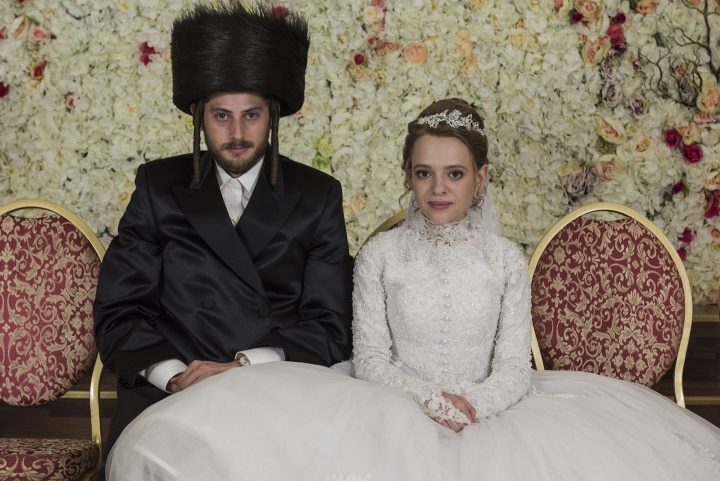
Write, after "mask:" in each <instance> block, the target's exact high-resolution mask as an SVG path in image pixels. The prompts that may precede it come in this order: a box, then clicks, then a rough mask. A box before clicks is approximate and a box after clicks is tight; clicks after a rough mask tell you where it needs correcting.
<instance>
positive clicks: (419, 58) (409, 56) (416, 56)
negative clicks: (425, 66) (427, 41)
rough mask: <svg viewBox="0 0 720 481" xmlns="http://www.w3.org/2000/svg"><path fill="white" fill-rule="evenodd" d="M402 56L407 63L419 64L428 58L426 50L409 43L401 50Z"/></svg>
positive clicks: (423, 47) (424, 47)
mask: <svg viewBox="0 0 720 481" xmlns="http://www.w3.org/2000/svg"><path fill="white" fill-rule="evenodd" d="M403 55H404V56H405V60H407V61H408V63H412V64H421V63H423V62H425V60H426V59H427V56H428V49H427V47H426V46H425V45H423V44H421V43H411V44H409V45H407V46H406V47H405V48H404V49H403Z"/></svg>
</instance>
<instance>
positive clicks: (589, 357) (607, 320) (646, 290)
mask: <svg viewBox="0 0 720 481" xmlns="http://www.w3.org/2000/svg"><path fill="white" fill-rule="evenodd" d="M599 212H604V214H600V216H601V217H598V213H599ZM608 213H610V214H608ZM608 216H609V217H608ZM530 277H531V279H532V306H533V307H532V309H533V311H532V317H533V325H534V328H535V329H534V330H535V335H536V336H537V338H535V336H533V356H534V358H535V365H536V367H537V369H538V370H542V369H544V367H547V368H548V369H560V370H576V371H587V372H594V373H597V374H603V375H606V376H610V377H616V378H620V379H625V380H628V381H634V382H637V383H640V384H644V385H646V386H652V385H654V384H656V383H657V382H658V381H659V380H660V378H662V376H663V375H665V374H666V373H667V372H668V371H669V370H670V369H671V368H672V366H673V362H674V363H675V373H674V389H675V400H676V402H677V403H678V404H679V405H681V406H684V405H685V400H684V394H683V387H682V374H683V366H684V364H685V355H686V352H687V346H688V340H689V337H690V326H691V322H692V295H691V292H690V284H689V281H688V277H687V273H686V272H685V268H684V267H683V264H682V261H681V260H680V257H679V256H678V254H677V252H676V251H675V249H674V248H673V246H672V244H670V241H668V239H667V237H665V235H663V233H662V232H660V230H659V229H658V228H657V227H656V226H655V225H654V224H653V223H652V222H650V221H649V220H648V219H646V218H645V217H644V216H642V215H641V214H639V213H638V212H636V211H634V210H632V209H630V208H628V207H625V206H622V205H618V204H610V203H595V204H590V205H586V206H583V207H580V208H578V209H576V210H574V211H573V212H571V213H570V214H568V215H567V216H565V217H564V218H563V219H561V220H560V221H559V222H557V224H555V225H554V226H553V227H552V228H551V229H550V231H549V232H548V233H547V234H546V235H545V237H543V239H542V240H541V241H540V244H539V245H538V246H537V248H536V249H535V252H534V253H533V256H532V258H531V260H530Z"/></svg>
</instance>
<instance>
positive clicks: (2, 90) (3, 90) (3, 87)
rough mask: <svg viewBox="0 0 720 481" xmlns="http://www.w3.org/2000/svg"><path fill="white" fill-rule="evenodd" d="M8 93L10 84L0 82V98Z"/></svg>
mask: <svg viewBox="0 0 720 481" xmlns="http://www.w3.org/2000/svg"><path fill="white" fill-rule="evenodd" d="M8 93H10V86H9V85H8V84H6V83H5V82H0V99H1V98H3V97H5V96H6V95H7V94H8Z"/></svg>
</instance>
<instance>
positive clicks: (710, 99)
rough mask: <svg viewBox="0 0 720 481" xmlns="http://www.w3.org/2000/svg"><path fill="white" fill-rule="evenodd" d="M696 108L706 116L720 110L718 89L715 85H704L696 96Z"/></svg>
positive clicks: (719, 91) (719, 89)
mask: <svg viewBox="0 0 720 481" xmlns="http://www.w3.org/2000/svg"><path fill="white" fill-rule="evenodd" d="M697 107H698V108H699V109H700V110H701V111H702V112H705V113H708V114H714V113H715V112H717V111H718V109H719V108H720V87H718V85H717V84H710V85H705V86H704V87H703V89H702V92H700V95H698V98H697Z"/></svg>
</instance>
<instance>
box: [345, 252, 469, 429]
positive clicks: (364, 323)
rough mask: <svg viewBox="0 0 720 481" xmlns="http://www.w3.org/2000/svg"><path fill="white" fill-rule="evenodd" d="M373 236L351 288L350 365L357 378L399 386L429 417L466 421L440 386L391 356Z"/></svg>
mask: <svg viewBox="0 0 720 481" xmlns="http://www.w3.org/2000/svg"><path fill="white" fill-rule="evenodd" d="M379 240H380V239H378V238H375V239H372V240H371V241H369V242H368V243H367V244H366V245H365V247H364V248H363V249H362V250H361V251H360V253H359V254H358V258H357V261H356V263H355V288H354V290H353V344H354V350H353V364H354V367H355V375H356V376H357V377H358V378H359V379H364V380H366V381H371V382H375V383H379V384H384V385H387V386H392V387H396V388H399V389H401V390H403V391H405V393H407V394H408V395H410V397H412V398H413V399H414V400H415V401H416V402H417V403H418V404H419V405H420V407H421V408H422V409H423V411H424V412H425V414H427V415H428V416H430V417H431V418H433V419H435V420H438V421H444V420H453V421H458V422H462V423H469V420H468V419H467V418H466V417H465V415H464V414H463V413H462V412H460V411H459V410H458V409H456V408H455V406H453V405H452V403H450V402H449V401H448V400H447V399H446V398H445V397H443V395H442V388H441V387H440V386H438V385H436V384H434V383H432V382H428V381H426V380H424V379H421V378H419V377H418V376H416V375H413V373H411V372H408V370H405V369H403V368H402V364H401V363H400V362H399V361H397V362H396V361H393V360H392V356H391V349H392V337H391V333H390V326H389V325H388V321H387V315H386V313H387V309H386V305H385V301H386V295H385V288H384V284H383V275H384V272H383V262H382V247H381V245H380V243H379V242H378V241H379Z"/></svg>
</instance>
